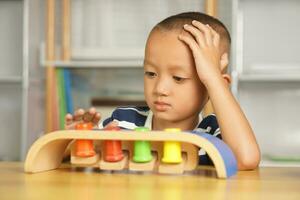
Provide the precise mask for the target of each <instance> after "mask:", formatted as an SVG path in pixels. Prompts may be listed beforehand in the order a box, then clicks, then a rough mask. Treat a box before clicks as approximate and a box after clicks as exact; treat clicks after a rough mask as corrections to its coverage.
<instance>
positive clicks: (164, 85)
mask: <svg viewBox="0 0 300 200" xmlns="http://www.w3.org/2000/svg"><path fill="white" fill-rule="evenodd" d="M154 92H155V94H156V95H158V96H168V95H169V93H170V86H169V83H168V81H167V80H166V79H159V80H158V81H157V82H156V85H155V89H154Z"/></svg>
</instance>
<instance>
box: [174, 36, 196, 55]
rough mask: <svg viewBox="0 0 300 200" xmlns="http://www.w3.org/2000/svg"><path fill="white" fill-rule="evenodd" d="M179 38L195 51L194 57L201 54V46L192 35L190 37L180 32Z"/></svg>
mask: <svg viewBox="0 0 300 200" xmlns="http://www.w3.org/2000/svg"><path fill="white" fill-rule="evenodd" d="M178 39H179V40H181V41H183V42H184V43H186V44H187V45H188V46H189V47H190V49H191V50H192V52H193V56H194V58H197V57H198V56H199V51H198V49H199V47H198V45H197V44H196V42H195V40H194V39H192V38H191V37H189V36H187V35H183V34H180V35H179V36H178Z"/></svg>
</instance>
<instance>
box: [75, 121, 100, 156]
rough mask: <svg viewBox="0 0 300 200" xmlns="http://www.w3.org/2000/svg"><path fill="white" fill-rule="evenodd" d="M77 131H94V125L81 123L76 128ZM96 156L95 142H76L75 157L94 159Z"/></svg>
mask: <svg viewBox="0 0 300 200" xmlns="http://www.w3.org/2000/svg"><path fill="white" fill-rule="evenodd" d="M75 129H76V130H92V129H93V124H92V123H91V122H89V123H79V124H76V126H75ZM95 154H96V152H95V151H94V144H93V140H76V142H75V155H76V156H78V157H92V156H94V155H95Z"/></svg>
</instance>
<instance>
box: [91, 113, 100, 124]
mask: <svg viewBox="0 0 300 200" xmlns="http://www.w3.org/2000/svg"><path fill="white" fill-rule="evenodd" d="M100 119H101V115H100V113H96V114H95V115H94V118H93V119H92V122H93V123H94V124H98V123H99V121H100Z"/></svg>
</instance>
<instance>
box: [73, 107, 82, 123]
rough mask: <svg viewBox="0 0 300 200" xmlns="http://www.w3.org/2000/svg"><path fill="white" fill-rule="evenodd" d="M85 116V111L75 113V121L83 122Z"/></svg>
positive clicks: (79, 110)
mask: <svg viewBox="0 0 300 200" xmlns="http://www.w3.org/2000/svg"><path fill="white" fill-rule="evenodd" d="M83 115H84V110H83V109H78V110H76V111H75V114H74V121H80V120H82V116H83Z"/></svg>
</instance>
